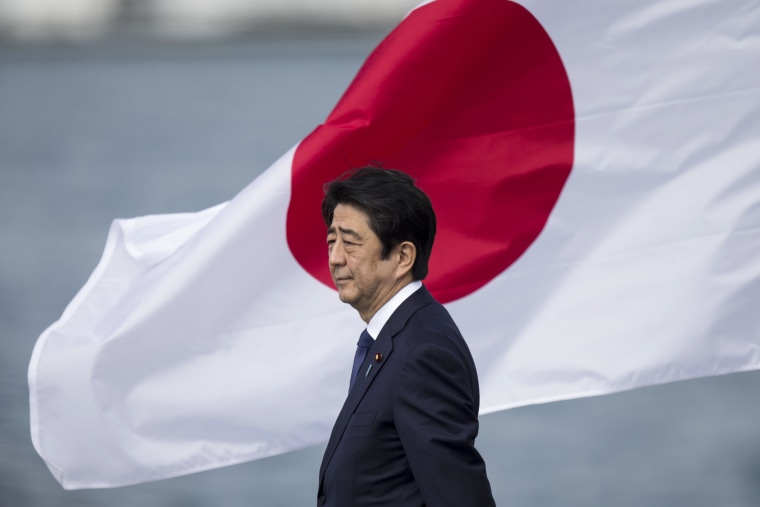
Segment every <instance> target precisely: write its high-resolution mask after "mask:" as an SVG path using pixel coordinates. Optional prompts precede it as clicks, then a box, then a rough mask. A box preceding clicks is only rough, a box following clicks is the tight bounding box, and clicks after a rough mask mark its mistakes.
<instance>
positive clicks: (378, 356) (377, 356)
mask: <svg viewBox="0 0 760 507" xmlns="http://www.w3.org/2000/svg"><path fill="white" fill-rule="evenodd" d="M382 360H383V355H382V354H381V353H380V352H378V353H377V354H375V361H377V362H378V363H379V362H380V361H382Z"/></svg>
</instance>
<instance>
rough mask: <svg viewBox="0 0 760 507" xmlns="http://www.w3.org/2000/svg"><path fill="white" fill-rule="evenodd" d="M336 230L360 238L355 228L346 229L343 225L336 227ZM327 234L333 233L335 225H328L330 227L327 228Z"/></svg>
mask: <svg viewBox="0 0 760 507" xmlns="http://www.w3.org/2000/svg"><path fill="white" fill-rule="evenodd" d="M338 230H339V231H340V232H341V233H343V234H346V235H348V236H351V237H352V238H356V239H362V237H361V235H360V234H359V233H358V232H356V231H355V230H353V229H346V228H345V227H338ZM327 234H328V235H330V234H335V227H332V226H330V228H329V229H327Z"/></svg>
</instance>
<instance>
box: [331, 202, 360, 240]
mask: <svg viewBox="0 0 760 507" xmlns="http://www.w3.org/2000/svg"><path fill="white" fill-rule="evenodd" d="M336 228H337V229H338V230H340V231H341V232H347V231H348V230H351V231H353V232H354V233H357V234H358V233H359V232H360V231H362V230H365V229H369V217H368V216H367V214H366V213H365V212H364V211H363V210H361V209H359V208H357V207H356V206H352V205H350V204H338V205H337V206H336V207H335V210H334V211H333V217H332V223H331V224H330V227H329V229H328V231H334V230H335V229H336Z"/></svg>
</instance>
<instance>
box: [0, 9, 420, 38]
mask: <svg viewBox="0 0 760 507" xmlns="http://www.w3.org/2000/svg"><path fill="white" fill-rule="evenodd" d="M418 3H419V2H418V1H417V0H383V1H381V2H377V1H370V0H286V1H282V0H0V43H4V44H28V43H34V44H40V43H42V44H48V43H82V42H89V41H97V40H102V39H113V38H118V39H122V38H126V39H132V38H134V39H159V40H172V41H173V40H180V41H183V40H198V39H200V40H209V39H220V38H228V37H240V36H250V35H256V34H268V33H274V32H289V31H298V32H304V31H305V32H310V31H326V30H330V31H333V30H335V31H349V32H351V31H362V30H364V29H372V28H378V27H385V26H392V25H394V24H396V23H397V22H398V21H399V19H400V18H401V17H402V16H403V15H404V14H405V13H406V12H407V11H408V10H409V9H411V8H412V7H413V6H415V5H416V4H418Z"/></svg>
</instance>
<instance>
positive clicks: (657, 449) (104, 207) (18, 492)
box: [0, 0, 760, 507]
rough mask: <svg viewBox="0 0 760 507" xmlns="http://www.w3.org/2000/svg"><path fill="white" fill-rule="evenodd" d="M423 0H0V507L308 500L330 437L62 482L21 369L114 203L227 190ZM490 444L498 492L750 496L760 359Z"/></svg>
mask: <svg viewBox="0 0 760 507" xmlns="http://www.w3.org/2000/svg"><path fill="white" fill-rule="evenodd" d="M415 3H416V2H415V1H408V0H383V1H380V2H377V1H375V2H370V1H366V0H330V1H325V0H323V1H320V2H317V1H313V0H287V1H273V0H248V1H245V0H213V1H212V0H48V1H43V0H0V506H8V507H15V506H18V507H24V506H34V507H37V506H39V507H47V506H117V507H121V506H135V505H139V506H154V505H155V506H191V507H192V506H198V507H205V506H211V505H214V506H243V505H245V506H263V507H275V506H283V507H292V506H299V505H314V500H315V496H316V486H317V473H318V468H319V463H320V460H321V456H322V451H323V448H322V447H321V446H320V447H316V448H310V449H305V450H302V451H298V452H293V453H290V454H287V455H284V456H279V457H274V458H269V459H265V460H260V461H256V462H252V463H247V464H243V465H237V466H233V467H228V468H224V469H220V470H215V471H210V472H204V473H200V474H195V475H192V476H188V477H181V478H177V479H170V480H165V481H159V482H155V483H150V484H143V485H137V486H129V487H124V488H116V489H107V490H83V491H64V490H63V489H61V487H60V486H59V485H58V483H57V482H55V480H54V479H53V477H52V475H51V474H50V473H49V472H48V471H47V469H46V467H45V465H44V463H43V461H42V460H41V459H40V458H39V457H38V456H37V455H36V453H35V451H34V449H33V447H32V444H31V440H30V436H29V404H28V389H27V383H26V370H27V366H28V363H29V358H30V355H31V352H32V348H33V346H34V343H35V341H36V339H37V337H38V336H39V334H40V333H41V332H42V331H43V330H44V329H45V328H46V327H47V326H48V325H50V324H51V323H52V322H54V321H55V320H56V319H57V318H58V317H59V316H60V314H61V312H62V311H63V309H64V307H65V305H66V304H67V303H68V302H69V301H70V300H71V298H72V297H73V296H74V295H75V293H76V292H77V291H78V290H79V288H80V287H81V286H82V285H83V284H84V282H85V281H86V279H87V277H88V276H89V274H90V272H91V271H92V270H93V269H94V267H95V265H96V264H97V261H98V259H99V257H100V254H101V252H102V249H103V246H104V245H105V239H106V234H107V231H108V227H109V224H110V222H111V220H112V219H114V218H118V217H132V216H139V215H145V214H152V213H167V212H180V211H194V210H198V209H202V208H205V207H208V206H211V205H214V204H217V203H219V202H222V201H225V200H228V199H230V198H231V197H233V196H234V195H235V194H236V193H237V192H238V191H240V190H241V189H242V188H243V187H244V186H245V185H247V184H248V183H249V182H250V181H251V180H252V179H254V178H255V177H256V176H257V175H258V174H260V173H261V172H262V171H263V170H265V169H266V168H267V167H268V166H269V165H270V164H271V163H272V162H274V161H275V160H276V159H277V158H278V157H279V156H280V155H282V154H283V153H284V152H285V151H286V150H288V149H289V148H290V147H291V146H292V145H294V144H295V143H296V142H298V141H299V140H300V139H301V138H303V137H304V136H305V135H307V134H308V133H309V132H310V131H311V130H312V129H313V128H314V127H316V126H317V125H318V124H319V123H320V122H321V121H322V120H323V119H324V118H325V117H326V116H327V114H328V113H329V111H330V109H331V108H332V106H333V105H334V104H335V103H336V101H337V100H338V98H339V97H340V95H341V94H342V92H343V90H344V89H345V87H346V86H347V85H348V83H349V82H350V80H351V79H352V77H353V75H354V73H355V72H356V71H357V70H358V68H359V66H360V65H361V63H362V61H363V60H364V58H365V57H366V56H367V54H368V53H369V52H370V51H371V50H372V48H373V47H374V46H375V45H376V44H377V43H378V42H379V41H380V40H381V39H382V37H383V36H384V35H385V34H386V33H387V32H388V31H389V30H390V29H391V28H392V26H394V25H395V24H396V23H397V22H398V21H399V20H400V19H401V17H402V16H403V15H404V13H405V12H407V11H408V9H409V8H411V7H412V6H413V5H414V4H415ZM478 447H479V448H480V450H481V452H482V453H483V455H484V457H485V459H486V463H487V466H488V470H489V476H490V478H491V482H492V485H493V488H494V493H495V496H496V499H497V504H498V505H501V506H526V507H528V506H530V507H542V506H571V507H576V506H577V507H581V506H607V505H612V506H615V507H629V506H630V507H634V506H635V507H640V506H652V507H655V506H656V507H659V506H662V507H680V506H683V507H732V506H736V507H751V506H760V373H758V372H751V373H744V374H735V375H728V376H723V377H715V378H709V379H700V380H696V381H690V382H680V383H675V384H669V385H664V386H658V387H652V388H646V389H639V390H635V391H630V392H626V393H620V394H615V395H610V396H603V397H597V398H588V399H582V400H573V401H567V402H561V403H552V404H547V405H538V406H533V407H524V408H520V409H514V410H510V411H506V412H501V413H498V414H491V415H487V416H484V417H482V418H481V435H480V437H479V439H478Z"/></svg>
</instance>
